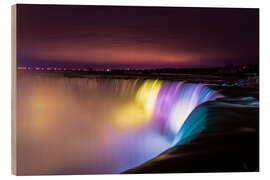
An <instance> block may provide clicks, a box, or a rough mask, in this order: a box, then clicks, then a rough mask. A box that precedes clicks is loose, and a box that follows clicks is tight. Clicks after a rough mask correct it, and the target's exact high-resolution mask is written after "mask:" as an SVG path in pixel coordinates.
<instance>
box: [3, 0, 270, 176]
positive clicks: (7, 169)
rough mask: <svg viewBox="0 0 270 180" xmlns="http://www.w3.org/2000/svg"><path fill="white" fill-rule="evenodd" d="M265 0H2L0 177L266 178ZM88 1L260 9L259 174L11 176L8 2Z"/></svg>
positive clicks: (269, 78)
mask: <svg viewBox="0 0 270 180" xmlns="http://www.w3.org/2000/svg"><path fill="white" fill-rule="evenodd" d="M268 2H269V1H267V0H237V1H235V0H58V1H56V0H55V1H52V0H18V1H14V0H2V1H1V4H0V9H1V10H0V13H1V15H0V179H3V180H4V179H5V180H6V179H7V180H9V179H15V178H20V179H36V178H37V179H46V178H50V179H56V178H57V179H63V178H65V179H74V178H76V179H77V178H79V179H89V178H91V179H92V178H94V179H105V178H107V179H126V178H131V179H138V178H143V179H155V180H159V179H167V178H168V179H191V180H193V179H215V180H216V179H218V180H223V179H224V180H228V179H243V180H244V179H245V180H246V179H248V180H249V179H252V180H254V179H269V178H270V172H269V170H270V161H269V160H270V158H269V154H270V148H269V147H270V139H269V138H270V135H269V132H270V118H269V113H270V112H269V111H270V104H269V101H270V96H269V92H270V88H269V87H270V85H269V84H270V74H269V72H270V64H269V61H270V57H269V53H270V45H269V44H270V38H269V34H270V3H268ZM16 3H32V4H33V3H38V4H85V5H86V4H88V5H91V4H93V5H144V6H193V7H252V8H260V74H261V75H260V171H261V172H259V173H200V174H158V175H157V174H156V175H92V176H89V175H80V176H38V177H37V176H32V177H16V176H14V175H11V116H10V114H11V56H10V54H11V28H10V27H11V24H10V22H11V16H10V15H11V5H13V4H16Z"/></svg>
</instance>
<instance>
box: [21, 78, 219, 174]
mask: <svg viewBox="0 0 270 180" xmlns="http://www.w3.org/2000/svg"><path fill="white" fill-rule="evenodd" d="M52 87H53V88H52ZM18 88H19V91H18V92H19V94H18V97H17V101H18V117H19V118H20V120H18V125H17V126H18V138H19V142H21V143H20V144H19V145H18V146H19V148H18V149H20V150H19V151H18V157H21V159H19V160H18V165H19V166H20V165H21V168H25V169H24V172H25V171H27V173H29V174H33V173H34V174H35V173H37V174H67V173H68V174H78V173H81V174H88V173H121V172H123V171H125V170H128V169H130V168H134V167H136V166H138V165H140V164H142V163H144V162H146V161H148V160H150V159H153V158H155V157H156V156H158V155H159V154H160V153H162V152H164V151H166V150H167V149H168V148H170V147H173V146H174V145H176V144H177V145H179V144H181V143H182V142H184V141H183V138H186V137H188V136H191V135H192V134H194V133H198V132H200V131H202V130H203V128H204V125H203V123H200V122H198V123H197V124H196V122H195V123H193V124H196V125H195V126H194V128H195V129H192V128H190V127H189V128H186V127H185V121H186V119H188V118H189V119H192V117H191V116H190V114H192V111H193V110H194V109H195V108H196V107H197V106H199V105H200V104H202V103H204V102H207V101H212V100H215V99H217V98H220V97H223V96H222V95H221V94H219V93H218V92H217V91H214V90H212V89H211V88H209V87H208V86H207V85H204V84H193V83H186V82H177V81H162V80H142V79H102V78H67V77H64V76H60V77H58V76H53V75H50V76H49V75H27V74H24V75H23V76H19V77H18ZM30 92H31V93H30ZM203 116H204V114H203V113H202V114H201V117H200V118H203ZM185 129H188V130H187V131H185ZM190 129H192V131H191V130H190ZM179 134H180V135H179ZM74 154H76V155H74ZM28 156H32V157H33V158H27V157H28ZM39 161H42V164H40V163H38V162H39ZM20 162H23V164H20ZM36 164H40V165H39V166H36Z"/></svg>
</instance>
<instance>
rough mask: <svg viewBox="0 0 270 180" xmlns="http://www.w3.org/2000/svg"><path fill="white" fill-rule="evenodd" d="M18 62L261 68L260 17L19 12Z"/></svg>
mask: <svg viewBox="0 0 270 180" xmlns="http://www.w3.org/2000/svg"><path fill="white" fill-rule="evenodd" d="M17 57H18V58H17V59H18V65H19V66H39V65H45V66H54V65H57V66H63V67H65V66H71V67H75V66H84V65H87V66H88V67H93V68H185V67H215V66H224V65H227V64H246V63H253V64H254V63H258V61H259V10H258V9H239V8H235V9H232V8H228V9H225V8H169V7H165V8H164V7H117V6H114V7H109V6H107V7H106V6H60V5H17Z"/></svg>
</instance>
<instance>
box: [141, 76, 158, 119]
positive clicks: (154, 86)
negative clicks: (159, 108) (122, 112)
mask: <svg viewBox="0 0 270 180" xmlns="http://www.w3.org/2000/svg"><path fill="white" fill-rule="evenodd" d="M161 86H162V82H161V81H159V80H148V81H146V82H145V83H144V84H143V85H142V86H141V87H140V89H139V90H138V92H137V94H136V103H138V104H139V105H140V106H142V108H143V109H144V110H145V112H146V113H147V114H148V115H149V116H150V115H151V114H152V113H153V111H154V108H155V103H156V99H157V96H158V93H159V90H160V88H161Z"/></svg>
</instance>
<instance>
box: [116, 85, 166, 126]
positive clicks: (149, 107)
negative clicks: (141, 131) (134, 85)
mask: <svg viewBox="0 0 270 180" xmlns="http://www.w3.org/2000/svg"><path fill="white" fill-rule="evenodd" d="M161 86H162V82H161V81H159V80H155V81H154V80H148V81H146V82H145V83H144V84H143V85H142V86H141V87H140V88H139V90H138V91H137V93H136V96H135V101H134V102H131V103H127V104H125V105H123V106H121V107H118V108H116V109H115V111H114V112H115V113H114V117H113V118H114V122H115V125H117V127H118V128H122V129H125V128H133V129H136V128H137V127H141V126H143V125H146V123H147V122H148V120H149V119H150V118H151V115H152V113H153V111H154V108H155V103H156V99H157V96H158V93H159V90H160V88H161Z"/></svg>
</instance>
